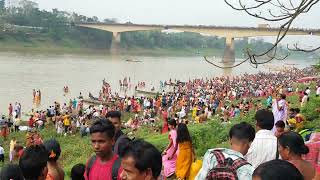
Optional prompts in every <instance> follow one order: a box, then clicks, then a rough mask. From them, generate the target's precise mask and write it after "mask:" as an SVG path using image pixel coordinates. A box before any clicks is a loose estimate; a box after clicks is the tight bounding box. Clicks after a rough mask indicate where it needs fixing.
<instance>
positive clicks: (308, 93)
mask: <svg viewBox="0 0 320 180" xmlns="http://www.w3.org/2000/svg"><path fill="white" fill-rule="evenodd" d="M305 92H306V93H307V95H308V97H309V96H310V94H311V90H310V88H309V87H307V89H306V91H305Z"/></svg>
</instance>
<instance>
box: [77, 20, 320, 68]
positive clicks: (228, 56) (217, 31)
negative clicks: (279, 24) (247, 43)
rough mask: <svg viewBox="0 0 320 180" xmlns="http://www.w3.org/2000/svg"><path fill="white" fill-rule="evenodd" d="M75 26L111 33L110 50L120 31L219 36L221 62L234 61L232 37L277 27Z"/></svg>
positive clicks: (260, 33) (115, 46)
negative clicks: (223, 44)
mask: <svg viewBox="0 0 320 180" xmlns="http://www.w3.org/2000/svg"><path fill="white" fill-rule="evenodd" d="M76 26H80V27H86V28H94V29H100V30H103V31H109V32H112V33H113V38H112V43H111V49H110V50H111V52H115V51H117V50H118V49H119V48H120V39H121V33H122V32H130V31H153V30H159V31H161V30H168V29H170V30H177V31H183V32H194V33H201V34H207V35H212V36H219V37H225V38H226V47H225V50H224V55H223V59H222V62H225V63H230V62H231V63H232V62H234V61H235V53H234V38H243V37H256V36H277V35H278V33H279V29H277V28H268V27H259V28H254V27H222V26H187V25H181V26H174V25H173V26H170V25H169V26H164V25H144V24H131V23H127V24H106V23H82V24H76ZM287 35H316V36H320V30H319V29H317V30H314V29H313V30H306V29H290V30H289V31H288V32H287Z"/></svg>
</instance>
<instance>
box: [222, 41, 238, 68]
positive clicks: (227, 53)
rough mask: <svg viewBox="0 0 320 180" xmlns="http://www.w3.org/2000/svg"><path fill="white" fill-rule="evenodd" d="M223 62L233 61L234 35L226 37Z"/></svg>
mask: <svg viewBox="0 0 320 180" xmlns="http://www.w3.org/2000/svg"><path fill="white" fill-rule="evenodd" d="M222 62H223V63H234V62H235V56H234V37H231V36H227V37H226V48H225V50H224V54H223V58H222Z"/></svg>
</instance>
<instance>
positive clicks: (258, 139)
mask: <svg viewBox="0 0 320 180" xmlns="http://www.w3.org/2000/svg"><path fill="white" fill-rule="evenodd" d="M315 73H316V72H315V71H314V69H312V68H305V69H302V70H299V69H295V68H293V69H291V70H290V71H288V72H279V73H258V74H254V75H249V74H244V75H242V76H235V77H217V78H212V79H208V78H207V79H194V80H189V81H188V82H183V83H182V82H181V81H177V80H176V81H174V82H172V81H171V80H170V81H169V82H170V83H169V84H168V83H164V84H163V86H166V85H170V86H173V91H171V92H165V91H163V92H162V93H158V94H157V95H156V96H154V97H144V96H141V97H136V96H130V97H129V96H126V97H122V98H121V97H120V96H119V95H118V94H117V93H115V94H111V87H110V85H109V84H108V83H106V82H105V80H104V81H103V87H102V90H101V91H100V93H99V100H100V101H101V104H99V105H98V106H93V105H90V106H85V105H84V101H83V98H78V99H76V98H74V99H73V100H72V99H70V101H69V102H68V103H63V105H62V106H61V105H60V103H58V102H54V105H52V106H50V107H49V108H48V109H47V110H46V111H40V110H38V111H33V110H32V111H31V113H29V114H30V118H29V121H28V128H27V130H28V133H27V135H26V145H25V146H24V145H22V143H21V142H17V141H16V140H15V139H13V140H12V141H11V142H10V152H9V153H10V162H12V161H13V160H14V159H15V158H16V159H18V161H19V165H13V164H9V165H7V166H6V167H5V168H3V169H2V171H1V179H19V178H21V179H54V180H60V179H64V176H65V173H64V172H63V169H62V167H60V166H59V165H58V164H57V163H56V162H57V160H58V159H59V156H60V154H61V151H62V150H61V148H60V145H59V142H57V141H56V140H55V139H50V140H47V141H45V142H43V140H42V137H41V134H40V133H38V131H37V130H41V129H43V128H45V127H46V125H47V124H49V123H51V122H52V123H53V124H54V127H55V128H56V132H57V134H59V135H65V136H67V135H75V134H76V133H77V132H78V131H79V132H80V134H81V136H86V135H90V138H91V143H92V147H93V150H94V153H95V155H93V156H92V157H88V160H87V161H86V164H76V165H75V166H74V168H73V169H72V171H71V178H72V179H86V180H88V179H94V180H95V179H97V180H99V179H101V180H102V179H133V180H134V179H137V180H140V179H170V178H171V179H172V178H176V179H189V178H191V174H192V173H191V171H193V176H194V177H192V178H191V179H193V178H194V179H199V180H200V179H201V180H202V179H240V180H242V179H244V180H246V179H262V180H267V179H268V180H269V179H275V180H277V179H279V180H280V179H281V180H282V179H283V180H286V179H288V180H289V179H290V180H291V179H293V180H295V179H296V180H300V179H305V180H309V179H310V180H312V179H314V178H317V173H319V172H320V171H319V170H320V168H318V164H317V160H316V159H317V157H315V155H314V152H315V151H316V149H318V146H317V144H318V142H319V141H318V140H320V139H318V137H319V134H318V133H313V134H312V136H311V138H310V141H309V142H308V143H305V142H304V139H303V137H301V135H300V134H298V133H297V132H298V131H299V130H301V129H302V128H303V123H304V121H305V117H304V116H303V115H302V114H301V113H300V109H299V108H297V107H291V103H292V102H288V101H287V100H286V99H287V98H286V97H287V96H290V95H292V94H298V95H300V96H301V95H302V94H303V97H302V98H300V102H301V106H302V107H304V106H306V105H307V102H308V101H309V99H310V98H311V94H313V93H315V94H316V96H317V97H316V98H318V96H319V93H320V87H319V86H317V89H315V90H313V89H311V88H309V87H308V88H306V89H298V88H295V86H294V83H295V82H296V81H297V80H298V79H299V78H302V77H305V76H313V75H315ZM125 80H126V79H125ZM125 80H124V81H123V83H122V86H123V84H125V83H124V82H126V81H129V82H130V79H129V80H126V81H125ZM141 86H143V84H142V85H141ZM39 93H40V90H39ZM40 94H41V93H40ZM304 96H306V97H304ZM40 97H41V95H40ZM40 99H41V98H40ZM102 102H103V103H102ZM10 107H11V108H10ZM10 109H11V111H10ZM250 111H251V112H253V111H254V112H256V113H255V121H256V127H255V128H254V127H252V126H251V125H250V124H247V123H245V122H242V123H239V124H235V125H234V126H232V128H231V129H230V131H229V139H230V148H229V149H227V148H215V147H213V148H214V149H209V150H208V151H207V153H206V154H205V155H204V157H203V162H202V164H201V165H199V166H198V169H195V168H194V166H193V165H194V162H195V152H194V148H193V143H192V139H191V135H190V133H189V130H188V126H189V125H190V124H193V123H206V121H208V120H209V119H211V118H212V117H216V118H215V119H219V120H220V121H221V123H231V122H232V120H233V118H241V117H244V116H246V114H248V113H249V112H250ZM10 112H11V116H10ZM14 112H15V113H14ZM124 112H126V113H130V114H133V115H132V117H131V118H130V119H129V120H128V121H127V122H122V121H121V114H122V113H124ZM19 113H20V116H19ZM13 114H14V115H13ZM189 115H190V116H189ZM11 120H13V126H12V127H13V128H11ZM18 120H20V121H18ZM19 122H20V123H21V105H20V110H17V111H16V109H15V107H14V108H13V107H12V106H11V104H10V105H9V116H8V118H7V119H6V118H5V117H4V116H3V117H2V119H1V120H0V125H1V132H4V129H5V128H7V129H13V131H18V130H19V125H20V123H19ZM159 122H162V123H161V124H162V125H161V128H159V127H157V124H159ZM9 125H10V127H9ZM141 126H146V127H148V128H153V129H154V130H155V131H156V132H159V133H167V132H169V134H168V136H169V144H168V146H167V147H166V148H165V149H164V151H163V152H160V151H159V150H158V149H156V148H155V147H154V146H153V145H152V144H150V143H148V142H145V141H143V140H139V139H138V140H132V139H131V138H129V137H128V136H127V135H126V134H125V133H124V132H123V131H122V130H121V129H122V128H127V129H129V131H136V130H138V129H139V128H140V127H141ZM7 129H6V131H5V132H8V130H7ZM35 129H37V130H35ZM6 136H7V134H6V135H5V136H3V137H6ZM24 147H25V148H24ZM309 150H310V153H309ZM3 151H4V150H3V149H1V146H0V161H1V153H2V152H3ZM313 151H314V152H313ZM3 153H4V152H3ZM280 159H281V160H280ZM270 167H279V169H274V168H270ZM31 169H32V171H31ZM281 169H283V170H281ZM11 172H14V174H12V173H11ZM194 172H196V173H194Z"/></svg>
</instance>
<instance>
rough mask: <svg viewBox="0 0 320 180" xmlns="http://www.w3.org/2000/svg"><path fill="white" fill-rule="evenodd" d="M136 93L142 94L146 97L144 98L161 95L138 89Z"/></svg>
mask: <svg viewBox="0 0 320 180" xmlns="http://www.w3.org/2000/svg"><path fill="white" fill-rule="evenodd" d="M135 93H136V94H141V95H144V96H156V95H158V94H159V92H157V91H147V90H141V89H136V90H135Z"/></svg>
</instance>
